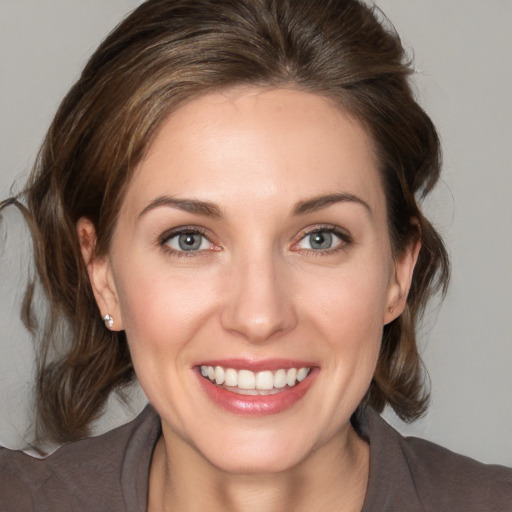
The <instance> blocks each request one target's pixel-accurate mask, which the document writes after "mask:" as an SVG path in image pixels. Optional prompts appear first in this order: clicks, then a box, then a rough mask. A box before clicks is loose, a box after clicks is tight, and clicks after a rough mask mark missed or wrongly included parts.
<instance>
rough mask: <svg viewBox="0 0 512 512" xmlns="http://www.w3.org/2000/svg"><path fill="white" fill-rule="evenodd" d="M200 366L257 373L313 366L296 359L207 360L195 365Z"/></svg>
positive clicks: (310, 363) (309, 362)
mask: <svg viewBox="0 0 512 512" xmlns="http://www.w3.org/2000/svg"><path fill="white" fill-rule="evenodd" d="M196 366H197V367H200V366H222V368H233V369H235V370H251V371H253V372H259V371H263V370H279V369H281V368H284V369H288V368H311V367H313V366H316V365H314V364H313V363H312V362H311V361H305V360H298V359H281V358H279V359H261V360H254V359H244V358H231V359H208V360H205V361H202V362H200V363H199V364H197V365H196Z"/></svg>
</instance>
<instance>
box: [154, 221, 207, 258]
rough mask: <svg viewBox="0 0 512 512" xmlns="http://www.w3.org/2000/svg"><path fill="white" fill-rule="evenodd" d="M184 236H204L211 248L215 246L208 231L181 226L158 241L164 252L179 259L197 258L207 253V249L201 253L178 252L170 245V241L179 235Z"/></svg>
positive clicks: (163, 235) (166, 233) (167, 232)
mask: <svg viewBox="0 0 512 512" xmlns="http://www.w3.org/2000/svg"><path fill="white" fill-rule="evenodd" d="M184 234H187V235H200V236H203V237H204V238H206V240H208V242H209V243H210V247H211V246H213V242H212V241H211V240H210V238H209V237H208V235H207V234H206V231H205V230H203V229H201V228H198V227H197V226H181V227H179V228H174V229H172V230H170V231H166V232H165V233H163V234H162V235H161V236H160V238H159V239H158V245H159V246H160V247H161V249H162V250H163V251H164V252H166V253H168V254H171V255H172V256H175V257H177V258H191V257H196V258H197V257H198V256H204V255H205V253H206V252H207V250H206V249H202V250H199V251H178V250H176V249H173V248H172V247H170V246H169V245H168V242H169V240H171V239H172V238H174V237H177V236H179V235H184Z"/></svg>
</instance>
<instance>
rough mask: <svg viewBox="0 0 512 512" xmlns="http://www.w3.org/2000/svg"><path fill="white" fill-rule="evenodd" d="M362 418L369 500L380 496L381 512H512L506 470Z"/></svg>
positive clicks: (371, 416) (510, 477) (374, 417)
mask: <svg viewBox="0 0 512 512" xmlns="http://www.w3.org/2000/svg"><path fill="white" fill-rule="evenodd" d="M366 415H367V418H366V419H363V424H364V423H365V424H364V425H363V426H362V429H363V430H364V431H365V434H366V436H367V438H368V440H369V442H370V457H371V462H370V464H371V469H370V483H371V485H372V488H373V489H372V493H373V495H374V496H373V498H372V499H381V500H382V496H384V497H385V499H386V500H388V503H389V505H388V506H389V508H387V509H386V510H393V509H394V508H393V507H397V506H401V507H404V506H406V503H408V504H409V506H410V508H408V510H411V511H412V510H414V511H416V510H418V511H420V510H425V511H427V510H428V511H431V510H432V511H434V510H435V511H446V512H452V511H458V510H460V511H464V512H512V469H511V468H507V467H504V466H498V465H487V464H482V463H480V462H477V461H475V460H473V459H470V458H469V457H465V456H463V455H459V454H456V453H454V452H452V451H450V450H447V449H446V448H443V447H441V446H439V445H437V444H435V443H431V442H429V441H425V440H422V439H418V438H414V437H403V436H401V435H400V434H399V433H398V432H397V431H395V430H394V429H393V428H392V427H391V426H390V425H388V424H387V423H386V422H385V421H384V420H383V419H382V418H381V417H380V416H379V415H378V414H377V413H375V411H367V413H366ZM372 472H373V475H372ZM372 478H377V479H379V480H381V483H380V484H379V483H374V482H373V483H372ZM379 494H380V498H377V496H378V495H379ZM412 504H414V506H413V505H412ZM368 510H370V509H368ZM381 510H382V509H381ZM395 510H401V509H400V508H395Z"/></svg>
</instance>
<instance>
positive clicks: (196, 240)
mask: <svg viewBox="0 0 512 512" xmlns="http://www.w3.org/2000/svg"><path fill="white" fill-rule="evenodd" d="M179 245H180V249H182V250H183V251H192V250H194V249H199V247H200V245H201V237H199V236H197V235H195V234H193V233H186V234H184V235H180V237H179Z"/></svg>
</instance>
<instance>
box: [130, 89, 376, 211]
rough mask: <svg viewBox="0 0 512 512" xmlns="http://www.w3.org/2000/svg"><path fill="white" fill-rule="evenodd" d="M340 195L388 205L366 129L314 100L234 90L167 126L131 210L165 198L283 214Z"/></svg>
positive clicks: (133, 193)
mask: <svg viewBox="0 0 512 512" xmlns="http://www.w3.org/2000/svg"><path fill="white" fill-rule="evenodd" d="M333 192H346V193H352V194H356V195H359V196H363V198H364V200H365V201H367V202H368V203H370V204H372V205H373V207H375V208H379V207H382V205H381V204H380V203H382V202H383V190H382V185H381V180H380V176H379V173H378V171H377V161H376V157H375V153H374V151H373V145H372V141H371V138H370V136H369V135H368V133H367V132H366V130H365V129H364V128H363V127H362V125H361V124H360V123H359V122H358V121H356V120H355V119H354V118H353V117H351V116H349V115H348V114H347V113H345V112H343V111H342V110H341V109H339V108H337V107H336V106H335V105H334V104H333V103H332V102H330V101H329V100H328V99H326V98H324V97H322V96H320V95H317V94H313V93H309V92H303V91H297V90H290V89H271V90H268V89H254V88H251V89H248V88H245V89H242V88H235V89H230V90H226V91H222V92H215V93H211V94H207V95H204V96H201V97H199V98H197V99H194V100H192V101H191V102H189V103H188V104H186V105H184V106H182V107H181V108H180V109H178V110H177V111H176V112H174V113H173V114H171V115H170V116H169V117H168V118H167V119H166V120H165V121H164V122H163V123H162V125H161V127H160V129H159V131H158V133H157V135H156V137H155V139H154V141H153V143H152V145H151V146H150V148H149V150H148V152H147V154H146V156H145V158H144V159H143V160H142V162H141V163H140V164H139V166H138V167H137V169H136V171H135V174H134V177H133V178H132V181H131V183H130V185H129V187H128V191H127V197H126V198H125V203H127V202H128V203H129V204H131V205H136V206H137V208H138V209H142V208H144V206H145V204H147V202H149V201H151V200H154V198H155V197H157V196H159V195H163V194H167V195H178V196H185V197H194V198H199V199H203V200H208V201H213V202H220V203H222V202H223V201H224V202H226V203H229V202H230V201H234V200H235V199H236V198H237V197H239V198H242V200H243V201H244V202H247V201H248V200H249V201H251V202H253V203H254V205H257V204H259V203H262V204H264V203H265V201H274V202H275V201H276V200H278V199H279V201H280V202H281V203H283V206H284V203H286V202H287V201H289V202H290V203H293V202H295V201H296V200H300V199H302V198H304V197H307V196H314V195H319V194H327V193H333ZM221 206H222V205H221ZM226 206H229V205H228V204H226Z"/></svg>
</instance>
